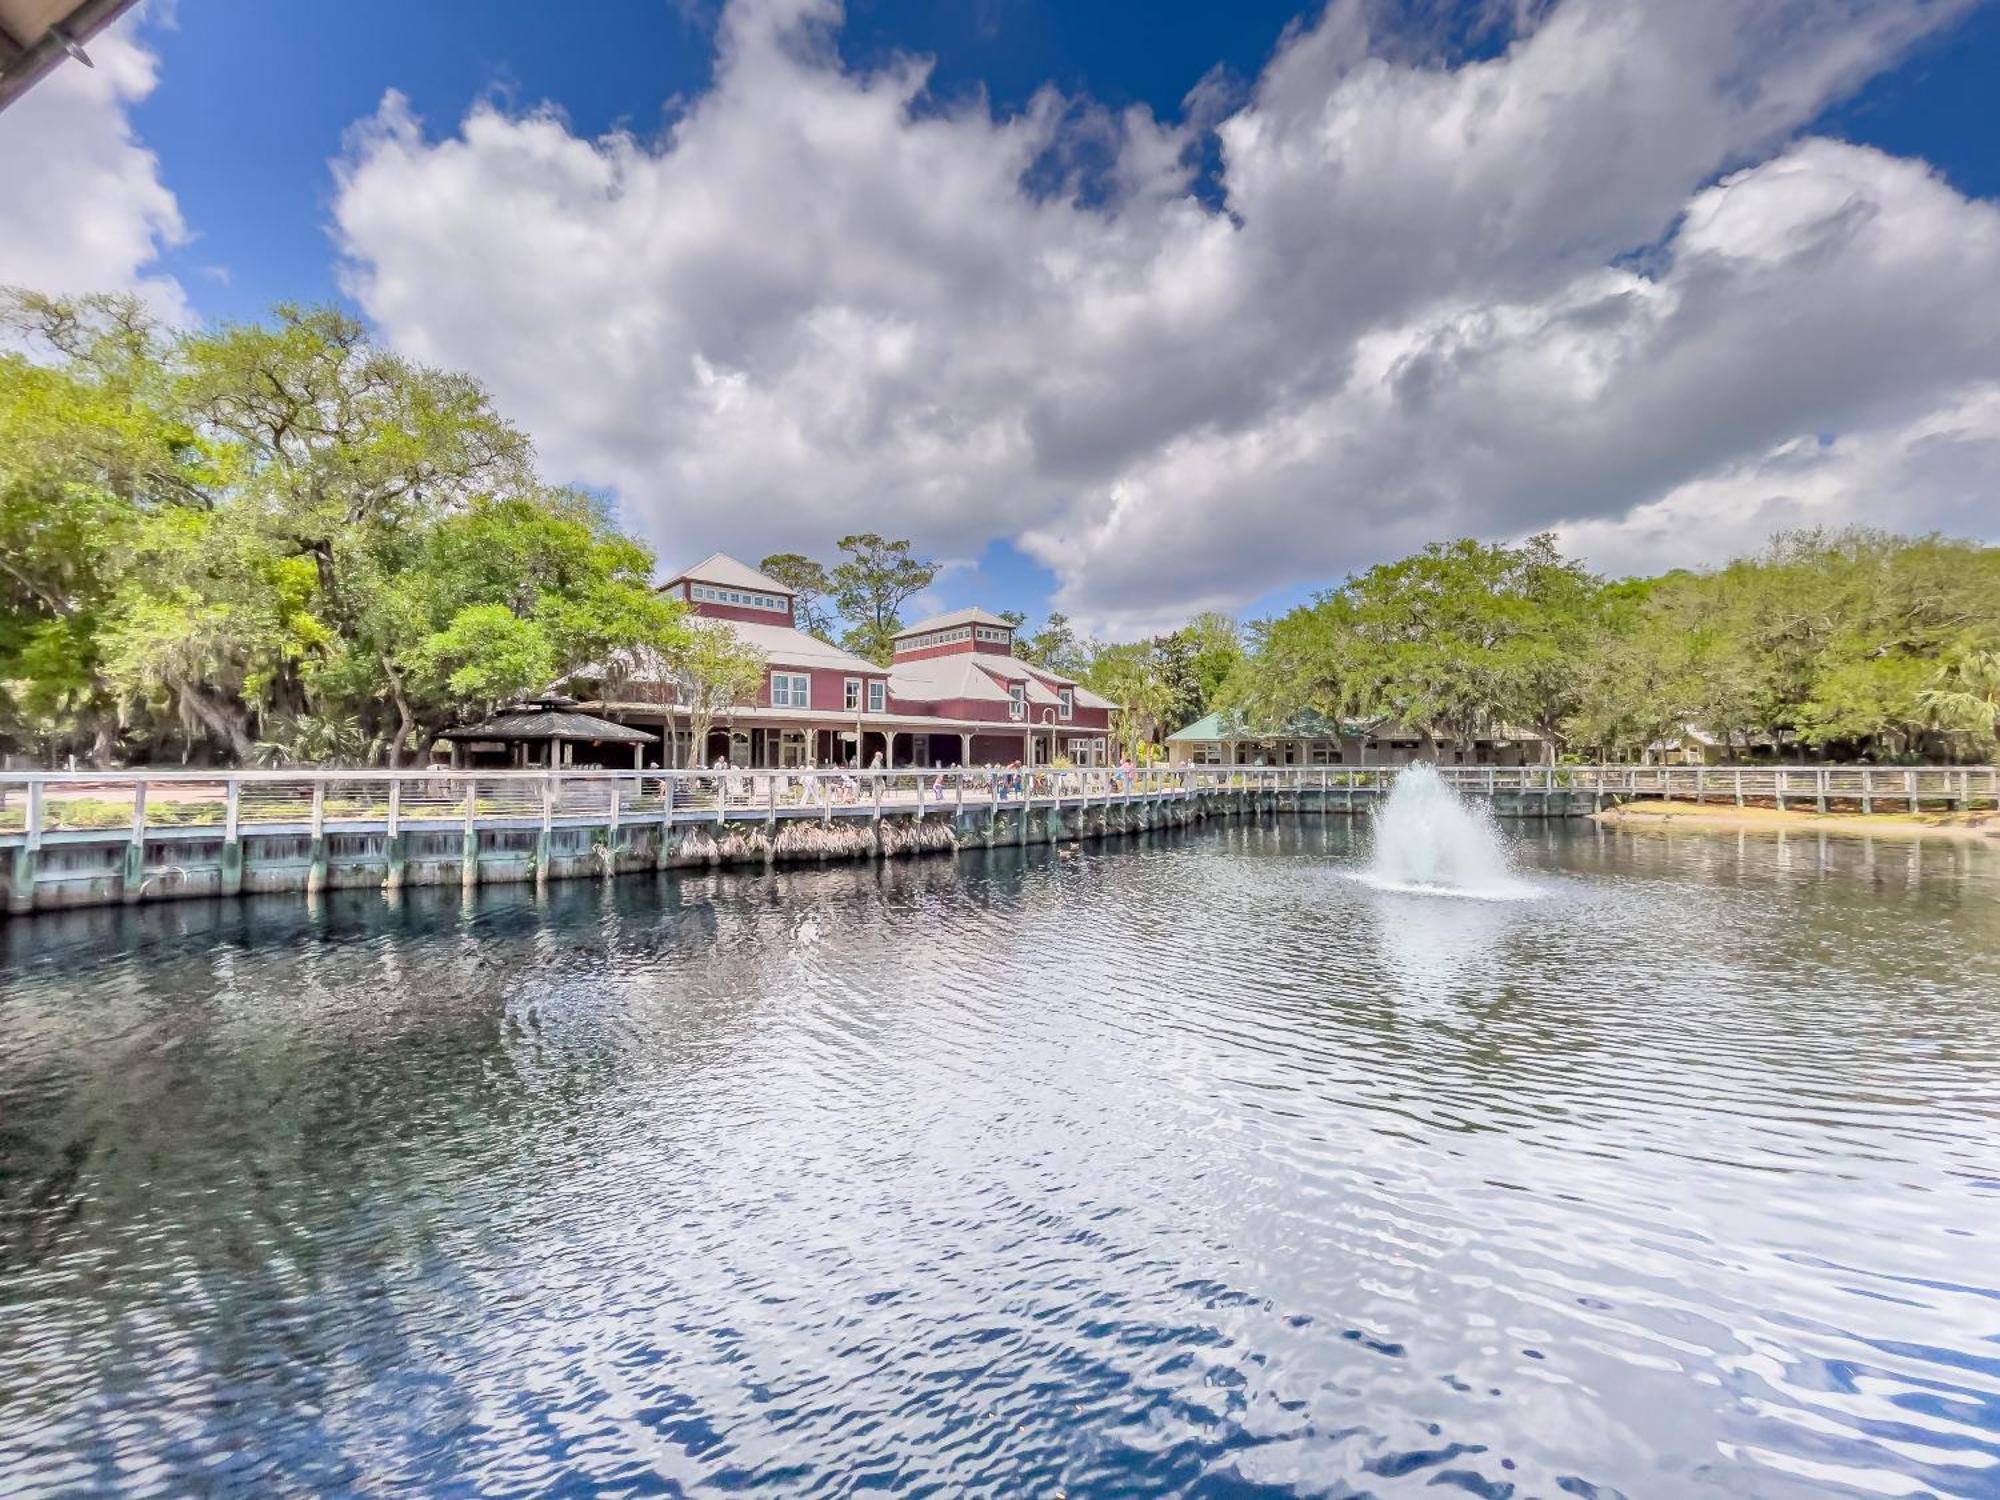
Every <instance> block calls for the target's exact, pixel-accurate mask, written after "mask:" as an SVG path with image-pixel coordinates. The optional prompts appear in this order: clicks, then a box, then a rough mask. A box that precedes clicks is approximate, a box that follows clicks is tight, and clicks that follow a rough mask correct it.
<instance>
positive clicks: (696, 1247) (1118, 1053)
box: [0, 819, 2000, 1500]
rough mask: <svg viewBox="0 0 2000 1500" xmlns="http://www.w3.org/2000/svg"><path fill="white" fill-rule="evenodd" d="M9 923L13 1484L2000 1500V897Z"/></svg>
mask: <svg viewBox="0 0 2000 1500" xmlns="http://www.w3.org/2000/svg"><path fill="white" fill-rule="evenodd" d="M1510 834H1511V836H1514V837H1516V838H1518V839H1519V840H1520V842H1519V843H1518V844H1517V845H1516V847H1515V848H1514V850H1513V851H1512V852H1513V859H1514V863H1515V865H1516V867H1517V869H1518V871H1519V878H1521V879H1523V880H1525V881H1527V882H1528V883H1529V884H1531V885H1532V886H1533V887H1534V888H1535V889H1536V891H1537V893H1538V894H1537V898H1536V899H1534V900H1531V901H1520V902H1469V901H1454V900H1446V899H1439V898H1437V897H1434V896H1425V895H1406V894H1399V893H1396V892H1390V891H1381V890H1376V889H1374V888H1371V887H1370V886H1367V885H1365V884H1362V883H1359V882H1356V881H1354V880H1352V879H1349V878H1347V874H1348V872H1351V871H1352V870H1353V869H1355V868H1356V867H1357V866H1358V865H1359V864H1360V863H1361V862H1362V861H1363V860H1364V859H1365V858H1366V857H1367V854H1366V849H1365V839H1366V835H1365V831H1356V832H1352V833H1351V832H1350V831H1349V829H1348V827H1347V825H1346V824H1344V823H1342V822H1341V821H1340V820H1338V819H1334V820H1329V821H1328V822H1326V823H1324V824H1322V823H1321V822H1319V821H1317V820H1296V819H1283V820H1278V821H1275V822H1267V823H1265V824H1262V825H1240V824H1238V825H1227V826H1222V827H1216V828H1210V829H1206V830H1200V831H1196V832H1193V833H1190V834H1188V835H1184V836H1177V837H1171V838H1159V837H1156V838H1154V839H1152V840H1149V841H1145V842H1127V843H1123V844H1116V845H1107V846H1103V847H1100V848H1082V849H1072V850H1063V851H1060V852H1055V853H1051V852H1049V851H1046V850H1038V851H1029V852H1028V853H1027V854H1025V855H1015V854H996V855H993V856H981V855H973V856H966V857H963V858H961V859H960V860H958V861H956V862H954V861H952V860H950V859H948V858H947V859H931V860H914V861H906V862H897V863H892V864H889V865H886V866H882V867H879V868H870V867H865V866H854V867H847V866H827V867H823V868H814V869H811V870H799V871H789V872H787V871H780V872H778V873H775V874H772V875H769V876H764V875H756V874H748V875H718V876H712V877H700V878H696V879H692V880H685V881H681V882H678V883H676V882H674V881H671V880H666V881H660V882H655V881H653V880H650V879H638V880H627V881H624V882H620V883H617V884H613V885H606V886H600V885H596V884H589V883H585V884H572V885H568V886H558V887H553V888H551V890H550V892H549V894H548V896H547V898H546V900H544V901H540V902H538V901H537V900H536V899H535V897H534V896H533V893H532V892H530V891H526V890H511V889H502V890H494V891H489V892H485V893H482V894H481V896H480V898H479V899H478V900H477V901H476V902H475V903H473V904H472V905H470V906H469V907H468V906H463V905H462V904H461V902H460V900H459V898H458V896H457V895H456V893H451V894H449V895H444V894H441V893H416V892H413V893H410V895H409V896H408V897H407V898H406V899H405V901H404V902H403V904H402V905H401V906H400V907H399V908H390V907H388V906H386V905H385V904H384V903H383V901H382V899H381V898H380V897H379V896H363V895H359V894H354V895H348V896H343V897H342V898H340V899H339V900H335V901H332V902H330V903H328V904H327V905H326V906H324V907H323V908H321V909H320V910H318V911H317V912H312V913H309V912H307V911H306V910H305V909H304V908H303V907H302V906H301V905H299V904H298V903H296V902H295V901H293V900H291V899H289V898H287V899H283V900H279V901H276V902H272V903H268V904H253V903H239V904H222V903H211V904H188V905H185V906H179V907H160V908H147V909H144V910H137V911H132V912H106V913H96V914H90V915H79V916H78V917H77V918H75V919H74V920H64V921H56V922H49V923H44V922H43V921H41V920H39V919H38V920H37V921H35V922H33V923H15V924H12V925H11V926H0V943H4V944H6V945H8V947H7V951H8V952H9V953H10V954H11V959H12V964H11V967H9V968H6V969H4V970H0V1476H4V1478H0V1490H4V1491H6V1492H8V1493H27V1494H33V1495H99V1494H106V1493H120V1492H123V1493H131V1494H152V1495H176V1496H178V1495H189V1494H205V1495H216V1494H222V1495H230V1494H234V1495H257V1496H264V1495H285V1494H294V1495H308V1494H387V1493H398V1494H410V1495H440V1496H442V1495H452V1496H461V1495H473V1494H478V1495H531V1494H532V1495H544V1494H556V1495H590V1494H600V1493H602V1494H621V1495H623V1494H645V1493H655V1494H657V1493H668V1494H671V1493H679V1492H686V1493H693V1492H696V1491H700V1492H703V1493H711V1492H722V1491H741V1492H747V1493H757V1494H787V1495H790V1494H828V1495H844V1494H848V1493H852V1492H855V1491H858V1490H862V1489H865V1488H871V1487H872V1488H883V1489H895V1490H900V1491H903V1492H908V1493H923V1492H926V1491H929V1492H942V1493H947V1494H954V1495H956V1494H988V1495H1009V1496H1012V1495H1054V1494H1057V1493H1063V1494H1067V1495H1068V1496H1071V1497H1080V1496H1103V1495H1125V1494H1159V1493H1185V1494H1196V1495H1289V1494H1357V1493H1366V1494H1374V1495H1383V1496H1401V1495H1417V1494H1423V1495H1436V1494H1445V1495H1449V1494H1472V1495H1477V1496H1513V1497H1520V1500H1525V1497H1527V1496H1547V1497H1562V1496H1607V1495H1615V1494H1622V1495H1626V1496H1631V1497H1634V1500H1637V1497H1654V1496H1684V1495H1694V1496H1701V1495H1722V1496H1757V1497H1779V1500H1789V1497H1806V1496H1813V1497H1821V1496H1829V1495H1831V1496H1843V1495H1916V1494H1934V1495H1950V1496H1992V1495H1994V1494H1995V1493H1996V1492H1997V1491H2000V1083H1996V1080H2000V899H1996V898H2000V870H1996V865H2000V860H1996V858H1995V857H1994V854H1993V852H1992V851H1989V850H1985V849H1974V848H1970V847H1967V846H1964V845H1953V844H1940V843H1934V842H1933V843H1925V844H1922V845H1916V844H1902V843H1892V842H1887V841H1876V842H1874V843H1872V844H1861V843H1858V842H1856V843H1844V842H1842V841H1839V840H1824V839H1817V838H1807V839H1799V838H1791V839H1788V840H1784V841H1779V840H1775V839H1769V840H1763V841H1759V840H1757V839H1745V840H1736V839H1733V838H1730V839H1717V838H1714V837H1712V836H1705V835H1687V834H1672V835H1666V836H1661V835H1629V834H1618V835H1613V834H1602V833H1597V832H1595V831H1593V830H1590V829H1587V828H1585V829H1576V828H1549V829H1538V828H1534V827H1523V828H1520V829H1517V830H1510Z"/></svg>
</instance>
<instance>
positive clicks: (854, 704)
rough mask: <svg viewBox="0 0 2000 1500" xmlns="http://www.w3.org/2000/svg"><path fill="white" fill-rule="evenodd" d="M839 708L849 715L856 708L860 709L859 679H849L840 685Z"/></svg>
mask: <svg viewBox="0 0 2000 1500" xmlns="http://www.w3.org/2000/svg"><path fill="white" fill-rule="evenodd" d="M840 706H841V707H842V708H844V709H846V710H847V711H848V712H849V713H853V712H854V711H855V710H856V709H857V708H859V707H861V679H860V678H859V677H850V678H848V679H847V681H846V682H844V683H842V684H841V690H840Z"/></svg>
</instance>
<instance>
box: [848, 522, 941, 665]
mask: <svg viewBox="0 0 2000 1500" xmlns="http://www.w3.org/2000/svg"><path fill="white" fill-rule="evenodd" d="M839 546H840V550H841V551H842V552H845V553H846V554H847V558H846V560H845V561H844V562H841V563H838V564H836V565H835V567H834V569H833V574H832V578H833V598H834V603H835V604H836V605H838V606H839V608H840V612H841V614H842V615H843V616H844V617H845V618H846V620H847V626H848V628H847V633H846V635H844V636H843V637H842V638H841V644H842V645H843V646H845V647H846V648H847V649H848V650H849V651H852V652H853V653H854V654H855V655H856V656H864V657H866V658H868V659H869V660H870V661H874V662H880V663H882V664H883V665H885V666H886V665H887V664H888V663H889V662H890V661H891V660H893V659H894V656H895V636H896V632H897V631H898V630H900V629H901V628H902V625H903V617H902V613H901V611H902V607H903V605H904V604H905V603H906V602H908V601H909V599H910V598H911V597H912V596H914V595H916V594H920V593H922V592H923V591H924V590H925V589H927V588H929V587H930V586H931V584H932V582H933V581H934V580H935V579H936V578H937V575H938V565H937V564H936V563H933V562H925V561H923V560H921V559H919V558H914V557H912V556H910V544H909V543H908V542H907V541H893V542H892V541H889V540H888V539H886V538H884V537H882V536H881V535H879V534H877V533H876V532H873V531H862V532H856V533H854V534H853V535H851V536H844V537H842V538H841V539H840V542H839Z"/></svg>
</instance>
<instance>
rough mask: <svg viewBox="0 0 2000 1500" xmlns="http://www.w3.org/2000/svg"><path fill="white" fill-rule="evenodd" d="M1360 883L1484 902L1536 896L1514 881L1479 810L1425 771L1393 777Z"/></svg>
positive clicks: (1497, 839)
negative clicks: (1370, 856) (1370, 853)
mask: <svg viewBox="0 0 2000 1500" xmlns="http://www.w3.org/2000/svg"><path fill="white" fill-rule="evenodd" d="M1361 878H1362V879H1363V880H1365V881H1367V882H1368V884H1370V885H1372V886H1375V887H1377V888H1378V889H1382V890H1391V891H1419V892H1427V893H1432V894H1437V895H1446V896H1473V897H1477V898H1479V899H1482V900H1487V901H1511V900H1517V899H1519V898H1520V897H1522V896H1531V895H1533V894H1534V893H1535V892H1534V887H1532V886H1530V885H1528V884H1527V883H1526V882H1524V881H1522V880H1520V879H1518V878H1517V877H1516V876H1515V874H1514V871H1513V867H1512V866H1511V865H1510V864H1509V863H1508V859H1507V850H1506V847H1505V846H1504V845H1503V844H1502V843H1501V842H1500V835H1499V833H1498V832H1497V831H1495V829H1494V827H1493V822H1492V819H1491V818H1490V817H1489V816H1487V814H1486V813H1485V811H1484V809H1481V808H1476V807H1473V806H1470V805H1469V804H1467V803H1466V802H1465V801H1464V800H1463V799H1462V798H1461V797H1460V796H1459V795H1458V793H1457V792H1455V791H1453V790H1452V789H1451V787H1450V786H1448V785H1447V784H1446V783H1445V780H1444V778H1443V777H1442V776H1440V775H1438V773H1437V769H1436V767H1434V766H1427V765H1415V766H1410V767H1409V768H1407V769H1406V770H1404V771H1402V772H1400V773H1399V774H1398V775H1397V777H1396V784H1395V786H1394V787H1392V788H1391V789H1390V792H1389V800H1388V801H1387V802H1385V803H1383V805H1382V806H1381V807H1380V808H1378V809H1377V810H1376V813H1375V849H1374V857H1373V858H1372V859H1371V860H1370V861H1369V864H1368V868H1367V870H1366V871H1365V872H1363V874H1362V876H1361Z"/></svg>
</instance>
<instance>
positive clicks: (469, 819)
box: [458, 776, 479, 891]
mask: <svg viewBox="0 0 2000 1500" xmlns="http://www.w3.org/2000/svg"><path fill="white" fill-rule="evenodd" d="M458 883H459V886H460V887H461V888H462V889H464V890H468V891H469V890H471V889H473V887H475V886H477V885H478V884H479V778H478V777H477V776H468V777H466V778H465V821H464V823H463V825H462V826H461V830H460V833H459V843H458Z"/></svg>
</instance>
